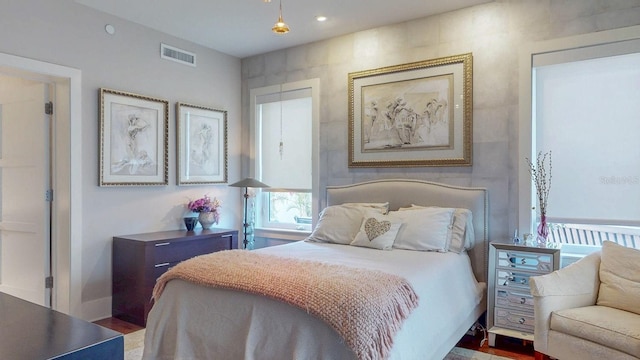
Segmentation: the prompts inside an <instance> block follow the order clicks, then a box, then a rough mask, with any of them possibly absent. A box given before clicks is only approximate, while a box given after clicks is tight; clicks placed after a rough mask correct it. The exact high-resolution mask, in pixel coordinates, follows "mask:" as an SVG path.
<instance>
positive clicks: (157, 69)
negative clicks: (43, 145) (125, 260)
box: [0, 0, 242, 320]
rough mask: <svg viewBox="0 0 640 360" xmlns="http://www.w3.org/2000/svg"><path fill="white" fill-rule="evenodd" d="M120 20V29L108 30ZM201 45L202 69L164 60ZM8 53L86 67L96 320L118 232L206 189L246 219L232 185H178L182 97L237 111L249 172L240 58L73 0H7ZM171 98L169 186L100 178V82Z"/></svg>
mask: <svg viewBox="0 0 640 360" xmlns="http://www.w3.org/2000/svg"><path fill="white" fill-rule="evenodd" d="M106 24H112V25H114V26H115V28H116V33H115V35H114V36H111V35H108V34H107V33H106V32H105V31H104V26H105V25H106ZM161 42H164V43H167V44H169V45H172V46H175V47H178V48H181V49H184V50H187V51H190V52H193V53H196V54H197V64H198V66H197V67H196V68H193V67H190V66H185V65H181V64H178V63H175V62H172V61H167V60H162V59H160V56H159V54H160V43H161ZM0 53H7V54H12V55H17V56H21V57H26V58H31V59H37V60H39V61H44V62H49V63H54V64H59V65H63V66H67V67H71V68H76V69H79V70H81V72H82V90H81V91H82V124H81V127H82V128H81V132H82V139H83V140H82V144H81V148H79V149H73V151H78V152H80V153H81V154H82V156H81V163H80V164H72V166H73V167H81V169H82V179H83V181H82V183H81V184H73V189H72V191H74V192H76V191H81V192H82V214H83V215H82V219H83V222H82V225H81V227H82V231H81V234H80V235H79V236H80V237H81V243H82V250H81V254H82V263H81V267H82V269H81V271H82V295H81V296H82V299H81V302H82V309H73V313H74V314H78V315H81V316H82V317H83V318H85V319H90V320H94V319H97V318H101V317H108V316H110V314H111V237H112V236H114V235H123V234H133V233H141V232H151V231H161V230H169V229H176V228H179V227H180V226H182V227H184V225H183V224H182V213H183V207H182V206H183V204H184V203H186V202H187V201H188V200H189V199H190V198H191V199H193V198H196V197H200V196H202V195H204V194H205V193H208V194H210V195H211V196H217V197H218V198H219V199H221V200H222V203H223V211H224V212H223V215H222V220H221V224H220V226H221V227H226V228H237V229H240V228H241V214H242V212H241V205H242V196H241V194H240V190H239V189H237V188H228V187H227V186H226V185H217V186H207V187H204V186H198V187H178V186H176V185H175V184H176V169H175V167H176V152H175V148H176V140H175V102H176V101H181V102H187V103H191V104H197V105H203V106H209V107H214V108H218V109H224V110H227V111H228V132H229V149H228V156H229V168H228V172H229V181H230V182H234V181H237V180H239V177H240V161H239V159H240V141H239V140H240V137H239V134H240V92H241V91H240V74H241V72H240V65H241V64H240V60H239V59H238V58H235V57H232V56H228V55H225V54H222V53H219V52H216V51H213V50H211V49H207V48H204V47H201V46H198V45H195V44H193V43H190V42H187V41H184V40H181V39H177V38H174V37H171V36H168V35H166V34H162V33H159V32H156V31H153V30H150V29H148V28H145V27H142V26H139V25H136V24H132V23H129V22H127V21H124V20H120V19H117V18H115V17H113V16H111V15H108V14H104V13H101V12H97V11H95V10H92V9H90V8H87V7H85V6H82V5H78V4H76V3H74V2H73V1H72V0H57V1H49V0H21V1H4V2H3V4H2V11H1V12H0ZM101 87H105V88H111V89H116V90H123V91H127V92H132V93H135V94H142V95H146V96H151V97H157V98H162V99H166V100H169V185H168V186H158V187H118V188H107V187H98V139H99V117H98V89H99V88H101Z"/></svg>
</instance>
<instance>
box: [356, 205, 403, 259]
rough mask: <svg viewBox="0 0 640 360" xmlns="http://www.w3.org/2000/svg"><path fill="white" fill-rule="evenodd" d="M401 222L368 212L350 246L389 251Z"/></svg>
mask: <svg viewBox="0 0 640 360" xmlns="http://www.w3.org/2000/svg"><path fill="white" fill-rule="evenodd" d="M401 226H402V222H400V221H398V220H397V219H393V218H391V217H389V216H386V215H380V214H377V213H376V212H374V211H370V212H368V213H367V214H366V215H365V217H364V219H363V220H362V225H361V226H360V231H359V232H358V234H357V235H356V237H355V238H354V239H353V241H352V242H351V245H355V246H364V247H370V248H374V249H380V250H391V247H392V246H393V242H394V241H395V239H396V236H397V235H398V230H400V227H401Z"/></svg>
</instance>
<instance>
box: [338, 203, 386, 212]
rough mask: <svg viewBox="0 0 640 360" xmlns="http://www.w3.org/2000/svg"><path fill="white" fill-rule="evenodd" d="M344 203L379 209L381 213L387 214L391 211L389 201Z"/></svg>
mask: <svg viewBox="0 0 640 360" xmlns="http://www.w3.org/2000/svg"><path fill="white" fill-rule="evenodd" d="M342 205H345V206H359V207H365V208H368V209H373V210H376V211H378V212H379V213H381V214H383V215H386V214H387V213H388V212H389V202H388V201H387V202H384V203H362V202H360V203H344V204H342Z"/></svg>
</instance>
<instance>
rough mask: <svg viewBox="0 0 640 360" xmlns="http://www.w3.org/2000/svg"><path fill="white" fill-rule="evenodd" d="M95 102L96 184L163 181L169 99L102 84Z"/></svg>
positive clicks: (165, 175)
mask: <svg viewBox="0 0 640 360" xmlns="http://www.w3.org/2000/svg"><path fill="white" fill-rule="evenodd" d="M99 102H100V104H99V109H100V184H99V185H100V186H153V185H167V184H168V169H169V168H168V147H169V146H168V144H169V142H168V140H169V138H168V130H169V102H168V101H167V100H163V99H157V98H153V97H149V96H144V95H138V94H133V93H129V92H125V91H119V90H112V89H105V88H101V89H100V96H99Z"/></svg>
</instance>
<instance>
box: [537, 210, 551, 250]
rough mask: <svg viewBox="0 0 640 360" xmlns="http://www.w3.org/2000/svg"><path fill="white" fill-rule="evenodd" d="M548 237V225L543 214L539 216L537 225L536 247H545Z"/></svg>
mask: <svg viewBox="0 0 640 360" xmlns="http://www.w3.org/2000/svg"><path fill="white" fill-rule="evenodd" d="M548 237H549V224H547V217H546V215H545V214H542V215H540V223H539V224H538V235H537V236H536V241H537V243H538V246H542V247H546V246H547V239H548Z"/></svg>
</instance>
